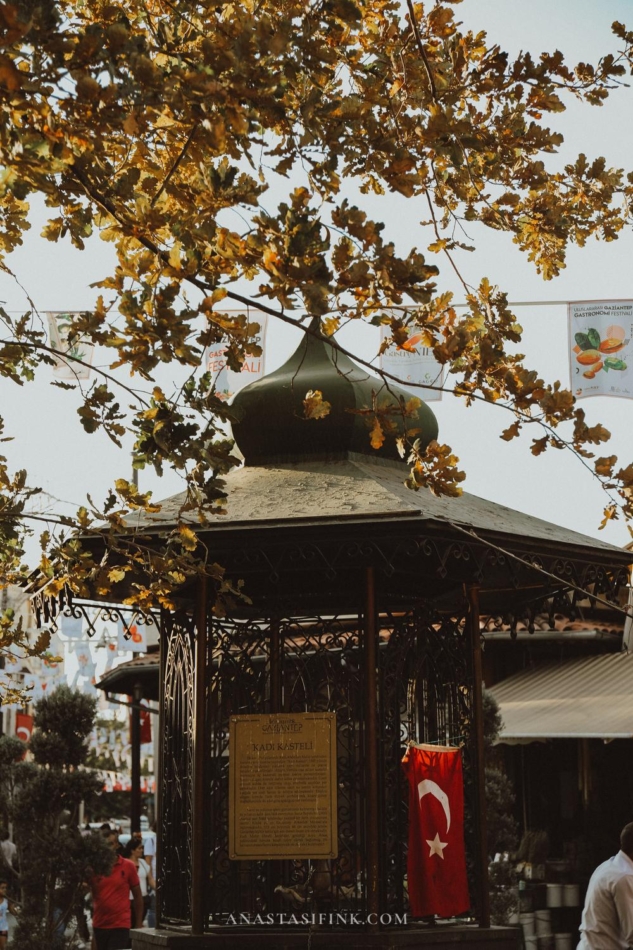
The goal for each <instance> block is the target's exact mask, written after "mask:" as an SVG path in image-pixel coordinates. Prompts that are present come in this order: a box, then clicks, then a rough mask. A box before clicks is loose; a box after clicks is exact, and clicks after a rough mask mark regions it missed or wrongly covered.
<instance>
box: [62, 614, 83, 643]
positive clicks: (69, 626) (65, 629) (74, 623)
mask: <svg viewBox="0 0 633 950" xmlns="http://www.w3.org/2000/svg"><path fill="white" fill-rule="evenodd" d="M83 624H84V621H83V617H65V616H64V615H62V627H61V632H62V633H63V634H64V636H65V637H68V639H69V640H79V639H80V637H81V634H82V632H83Z"/></svg>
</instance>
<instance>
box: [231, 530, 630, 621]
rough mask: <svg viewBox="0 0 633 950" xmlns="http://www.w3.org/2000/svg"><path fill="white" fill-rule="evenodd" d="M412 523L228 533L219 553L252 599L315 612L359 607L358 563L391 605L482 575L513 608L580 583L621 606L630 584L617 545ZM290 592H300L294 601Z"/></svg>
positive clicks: (426, 596)
mask: <svg viewBox="0 0 633 950" xmlns="http://www.w3.org/2000/svg"><path fill="white" fill-rule="evenodd" d="M357 530H358V529H357ZM407 530H408V531H410V530H411V529H410V528H409V527H408V526H403V532H401V533H399V534H389V533H384V534H381V535H380V536H379V537H378V536H377V535H376V533H375V531H374V532H373V533H372V534H371V535H368V536H367V537H363V536H362V535H359V536H357V537H352V538H350V537H349V536H346V537H342V538H340V537H337V536H336V535H335V534H334V533H330V535H329V536H325V535H324V536H319V535H318V534H317V533H316V532H315V531H311V532H310V537H309V540H305V539H303V538H301V537H297V535H296V534H294V533H293V534H292V535H290V534H289V536H288V537H287V538H285V539H284V540H276V539H270V538H266V539H265V540H264V538H263V537H257V536H254V537H252V538H249V544H248V547H241V546H239V545H236V544H235V543H233V544H231V543H230V541H229V540H228V539H227V542H228V543H227V544H225V545H224V546H223V548H222V551H221V552H218V554H217V556H218V557H219V558H220V559H221V562H222V564H223V565H224V566H225V567H226V569H227V572H228V574H229V575H230V576H232V577H236V578H238V577H239V578H243V579H244V580H245V583H246V591H247V593H248V594H249V596H250V597H251V598H252V600H253V602H255V601H256V602H257V603H258V605H259V606H260V607H264V605H271V607H272V605H273V603H274V604H275V605H277V602H278V600H279V598H280V596H283V599H284V601H285V602H286V603H287V605H288V607H289V608H290V607H291V612H292V613H294V612H296V613H298V614H301V613H303V612H305V610H306V607H309V606H310V605H311V604H313V603H314V604H315V605H316V604H318V605H319V606H318V609H317V611H316V612H318V610H323V609H324V601H326V602H327V600H328V599H329V604H328V606H331V607H332V612H341V611H345V610H350V609H355V607H356V603H355V598H356V597H357V592H356V580H355V579H356V577H357V576H358V570H359V568H362V567H365V566H370V565H371V566H374V567H375V568H376V571H377V572H378V574H379V575H382V577H383V578H385V579H388V581H389V584H388V593H389V599H390V604H389V606H390V607H391V608H392V609H397V608H398V607H399V606H400V607H402V608H403V609H410V608H411V606H412V605H413V604H412V599H413V601H414V604H416V605H417V604H421V603H422V602H424V601H426V600H428V599H429V598H430V599H434V598H436V597H437V595H438V594H439V593H441V592H442V590H444V591H445V592H446V593H450V592H451V591H454V590H456V589H459V588H460V587H461V585H462V584H463V583H473V582H474V583H479V582H482V581H484V580H485V586H486V588H488V589H489V590H495V589H497V590H499V591H501V590H504V591H506V595H505V597H506V601H507V609H508V610H513V611H517V612H518V613H519V614H520V613H521V612H524V610H525V605H526V604H528V603H531V602H533V601H535V600H541V601H542V600H543V598H545V597H551V596H552V593H553V592H555V591H558V592H561V593H562V592H565V591H572V596H574V597H575V599H576V600H577V599H578V597H582V594H581V593H579V592H578V591H573V588H574V587H576V588H580V589H581V590H582V591H587V592H588V594H589V596H600V597H604V598H606V599H607V600H610V601H611V602H612V603H613V604H614V605H615V606H617V605H618V600H617V595H618V591H619V590H620V588H621V587H622V585H623V584H626V583H627V568H626V566H625V564H624V563H623V562H624V559H625V557H626V555H625V554H623V556H622V563H618V562H617V561H616V560H615V559H614V556H613V555H612V554H611V552H608V551H607V552H602V551H600V550H594V551H591V552H590V553H589V552H583V551H581V550H579V552H578V554H577V556H574V555H572V554H571V553H570V554H569V555H568V556H567V557H565V558H561V557H560V555H559V554H558V553H557V552H556V551H552V552H551V553H548V551H547V549H545V550H543V549H542V548H541V549H537V550H530V548H525V547H522V546H521V544H517V543H516V540H514V541H513V542H512V545H511V550H508V552H504V551H500V550H498V549H496V548H495V547H491V546H489V545H488V544H486V542H485V540H484V539H481V538H475V537H473V538H470V537H465V536H461V537H459V538H455V537H454V536H453V537H451V535H450V530H449V529H448V528H447V529H446V532H445V533H441V534H440V533H437V534H434V533H432V532H430V531H429V532H428V533H427V534H425V535H414V534H408V535H407ZM523 540H527V539H523ZM508 543H510V542H508ZM214 556H215V553H214ZM517 558H518V560H517ZM544 572H545V573H544ZM548 575H549V576H548ZM551 575H553V577H552V576H551ZM412 581H415V585H414V587H413V590H414V594H413V597H412ZM324 583H327V587H328V596H327V598H326V597H325V596H324V589H323V584H324ZM289 591H293V592H295V597H294V598H293V599H294V603H292V604H291V603H290V601H291V595H290V594H289ZM282 592H283V595H282ZM449 609H450V608H449Z"/></svg>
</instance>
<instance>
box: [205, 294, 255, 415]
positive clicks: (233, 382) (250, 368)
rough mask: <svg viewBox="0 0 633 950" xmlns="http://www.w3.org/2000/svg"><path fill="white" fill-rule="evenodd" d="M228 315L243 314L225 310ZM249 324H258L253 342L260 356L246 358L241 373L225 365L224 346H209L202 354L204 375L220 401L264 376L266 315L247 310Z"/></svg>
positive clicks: (238, 311) (237, 311)
mask: <svg viewBox="0 0 633 950" xmlns="http://www.w3.org/2000/svg"><path fill="white" fill-rule="evenodd" d="M225 312H226V313H228V314H231V313H235V314H238V313H243V311H242V310H234V311H232V310H227V311H225ZM246 315H247V317H248V320H249V322H250V323H258V324H259V333H258V334H257V336H256V337H255V342H256V343H257V344H258V345H259V346H260V347H261V350H262V355H261V356H247V357H246V359H245V360H244V362H243V364H242V369H241V372H239V373H236V372H235V371H234V370H232V369H229V367H228V366H227V365H226V346H224V345H223V344H218V345H217V346H209V347H207V349H206V350H205V352H204V359H203V364H202V365H203V369H204V371H205V372H206V373H211V376H212V378H213V384H214V386H215V391H216V394H217V395H218V396H219V397H220V398H221V399H230V398H231V396H234V395H235V393H238V392H239V391H240V389H244V387H245V386H248V384H249V383H254V382H255V380H256V379H261V377H262V376H263V375H264V372H265V370H264V366H265V359H264V358H265V353H266V330H267V329H268V314H267V313H262V312H261V311H260V310H254V309H250V308H249V309H248V310H247V312H246Z"/></svg>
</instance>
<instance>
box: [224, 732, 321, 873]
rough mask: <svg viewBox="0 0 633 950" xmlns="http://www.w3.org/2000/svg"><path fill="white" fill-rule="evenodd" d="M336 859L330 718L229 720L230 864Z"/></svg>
mask: <svg viewBox="0 0 633 950" xmlns="http://www.w3.org/2000/svg"><path fill="white" fill-rule="evenodd" d="M337 854H338V833H337V821H336V713H279V714H274V715H258V716H231V721H230V726H229V857H230V858H231V860H233V861H243V860H269V859H273V860H280V859H285V858H288V859H292V858H335V857H336V856H337Z"/></svg>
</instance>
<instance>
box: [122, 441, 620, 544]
mask: <svg viewBox="0 0 633 950" xmlns="http://www.w3.org/2000/svg"><path fill="white" fill-rule="evenodd" d="M407 472H408V468H407V466H406V465H405V464H404V463H397V462H388V461H381V460H376V461H372V460H369V459H368V458H366V457H364V456H360V455H358V456H356V455H353V454H350V455H349V456H348V457H347V458H346V459H340V460H336V461H332V460H319V459H304V460H303V461H299V462H294V463H291V462H287V463H278V464H270V465H264V466H262V465H258V466H249V465H245V466H243V467H242V468H240V469H236V470H234V471H233V472H231V473H229V475H228V476H226V483H227V489H228V502H227V505H226V514H224V515H215V516H211V517H210V518H209V524H208V525H206V526H201V525H199V522H198V519H197V517H196V515H195V513H194V514H191V513H189V514H186V515H184V516H183V520H185V521H189V522H190V523H191V524H193V525H196V526H197V527H198V530H199V531H200V532H201V533H202V532H212V533H216V532H222V531H228V530H231V531H234V530H236V529H238V528H239V529H240V530H248V529H251V528H266V527H280V526H282V525H284V526H286V525H288V526H292V525H294V526H300V525H302V524H305V525H308V524H332V523H343V522H347V523H349V522H354V521H356V522H367V521H376V520H384V521H408V522H410V521H419V522H435V523H437V524H439V525H442V524H445V525H447V526H449V525H459V526H461V527H463V528H466V529H469V528H470V529H474V530H475V531H477V532H484V533H485V534H486V535H487V536H488V537H489V536H490V535H491V534H494V535H497V534H498V535H506V536H511V537H514V538H517V537H520V538H525V539H526V540H528V539H534V540H537V541H544V542H549V543H550V544H560V545H574V546H580V547H583V548H585V549H586V548H592V549H593V550H595V551H602V552H604V553H605V554H612V555H613V554H617V555H618V556H619V557H618V560H619V561H620V562H623V560H625V559H626V556H627V552H625V551H623V550H622V549H621V548H618V547H615V546H614V545H611V544H608V543H607V542H605V541H602V540H598V539H596V538H592V537H589V536H587V535H584V534H580V533H579V532H577V531H572V530H571V529H569V528H564V527H560V526H558V525H554V524H551V523H550V522H549V521H544V520H542V519H541V518H535V517H533V516H532V515H528V514H525V513H523V512H521V511H516V510H514V509H512V508H507V507H506V506H505V505H500V504H497V503H496V502H494V501H488V500H486V499H484V498H479V497H477V496H476V495H471V494H469V493H467V492H464V494H463V495H461V496H460V497H458V498H449V497H446V496H442V497H436V496H435V495H433V494H432V492H430V491H429V490H428V489H420V490H419V491H412V490H411V489H409V488H407V487H406V486H405V484H404V481H405V479H406V477H407ZM184 500H185V496H184V493H180V494H177V495H173V496H171V497H170V498H167V499H165V500H164V501H163V502H162V503H161V504H162V506H163V507H162V510H161V512H160V513H158V514H153V515H144V514H139V515H135V516H130V517H129V518H128V523H129V524H130V527H134V528H137V529H142V530H143V531H145V532H151V531H164V530H165V529H166V528H167V527H168V526H170V525H173V524H174V523H175V522H177V520H178V518H179V510H180V507H181V506H182V504H183V503H184ZM628 557H629V559H630V560H633V556H632V555H631V554H629V555H628Z"/></svg>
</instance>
